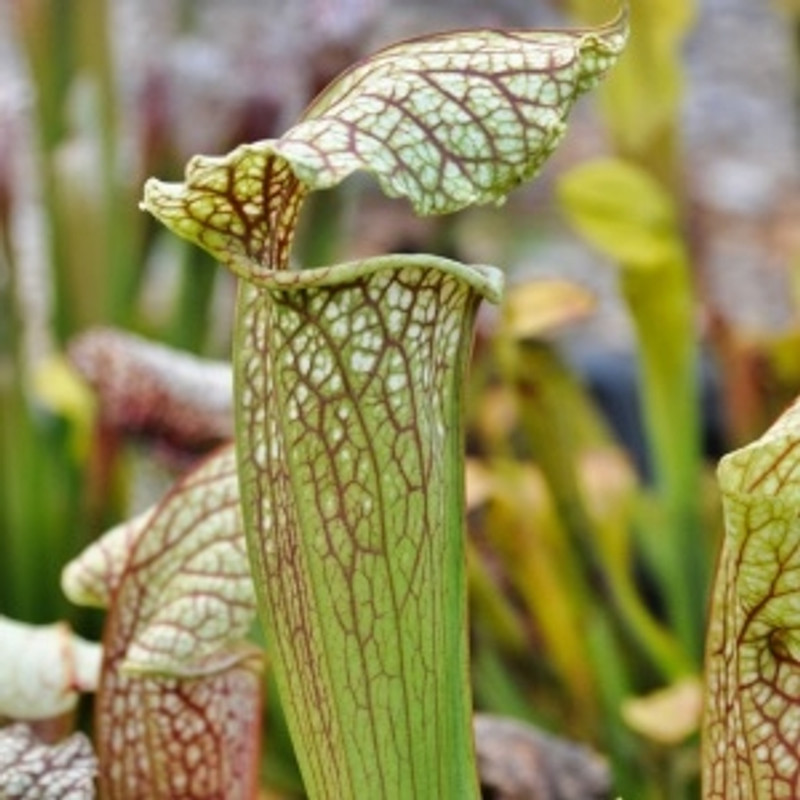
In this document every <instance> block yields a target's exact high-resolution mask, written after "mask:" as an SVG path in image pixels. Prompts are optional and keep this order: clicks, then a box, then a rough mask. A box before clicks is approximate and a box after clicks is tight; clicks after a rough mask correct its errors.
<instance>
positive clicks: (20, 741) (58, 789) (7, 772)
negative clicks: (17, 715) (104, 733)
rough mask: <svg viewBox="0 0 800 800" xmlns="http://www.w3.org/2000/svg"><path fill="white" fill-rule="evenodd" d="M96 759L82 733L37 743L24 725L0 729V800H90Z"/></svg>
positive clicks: (92, 795) (92, 794)
mask: <svg viewBox="0 0 800 800" xmlns="http://www.w3.org/2000/svg"><path fill="white" fill-rule="evenodd" d="M96 772H97V759H96V758H95V757H94V753H93V752H92V745H91V743H90V742H89V740H88V739H87V738H86V737H85V736H84V735H83V734H82V733H74V734H73V735H72V736H70V737H68V738H67V739H64V740H63V741H61V742H59V743H58V744H54V745H48V744H44V743H43V742H40V741H38V740H37V739H36V737H35V736H34V735H33V733H32V732H31V729H30V728H29V727H28V726H27V725H22V724H18V725H9V726H8V727H6V728H3V729H0V797H2V798H3V799H4V800H91V798H92V797H94V795H95V793H94V777H95V774H96Z"/></svg>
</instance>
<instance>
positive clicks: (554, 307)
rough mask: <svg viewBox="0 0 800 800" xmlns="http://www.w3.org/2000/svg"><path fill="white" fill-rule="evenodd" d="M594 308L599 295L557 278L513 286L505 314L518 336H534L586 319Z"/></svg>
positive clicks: (512, 331) (506, 321) (507, 327)
mask: <svg viewBox="0 0 800 800" xmlns="http://www.w3.org/2000/svg"><path fill="white" fill-rule="evenodd" d="M594 307H595V298H594V295H593V294H592V293H591V292H590V291H589V290H588V289H586V288H585V287H583V286H580V285H579V284H577V283H573V282H572V281H565V280H561V279H556V278H553V279H544V280H535V281H528V282H526V283H523V284H519V285H517V286H512V287H509V290H508V293H507V294H506V299H505V304H504V306H503V315H504V322H505V326H506V329H507V330H508V332H509V333H510V334H511V335H512V336H513V337H514V338H517V339H531V338H536V337H539V336H542V335H543V334H546V333H548V332H550V331H552V330H554V329H556V328H559V327H561V326H562V325H567V324H569V323H570V322H575V321H577V320H580V319H583V318H585V317H586V316H588V315H589V314H590V313H591V312H592V311H593V310H594Z"/></svg>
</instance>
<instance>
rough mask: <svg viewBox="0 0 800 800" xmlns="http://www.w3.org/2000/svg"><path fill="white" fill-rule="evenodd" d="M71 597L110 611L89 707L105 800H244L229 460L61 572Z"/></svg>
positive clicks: (239, 590) (247, 754)
mask: <svg viewBox="0 0 800 800" xmlns="http://www.w3.org/2000/svg"><path fill="white" fill-rule="evenodd" d="M63 583H64V587H65V591H66V592H67V594H68V595H69V596H70V597H71V598H72V599H73V600H75V601H76V602H87V601H88V602H90V603H93V604H98V603H103V602H105V603H107V604H108V606H109V614H108V619H107V621H106V630H105V635H104V660H103V669H102V675H101V680H100V687H99V689H98V699H97V712H96V713H97V742H98V754H99V758H100V763H101V775H100V779H101V785H102V788H103V792H104V795H105V796H107V797H110V798H123V799H125V798H139V797H148V798H153V799H154V800H157V799H158V798H164V800H167V798H173V797H185V798H207V797H223V796H224V797H226V798H242V799H243V800H244V799H245V798H250V797H252V796H253V793H254V790H255V780H256V769H257V763H256V762H257V756H258V749H259V731H260V696H261V691H260V686H261V679H260V674H259V673H260V657H259V655H258V653H257V652H256V651H255V650H254V648H252V647H248V646H246V645H245V644H243V641H242V640H243V638H244V636H245V634H246V632H247V630H248V629H249V627H250V624H251V622H252V620H253V617H254V614H255V601H254V595H253V587H252V580H251V577H250V569H249V564H248V561H247V555H246V550H245V540H244V533H243V530H242V523H241V516H240V512H239V491H238V481H237V478H236V469H235V458H234V454H233V448H232V447H227V448H225V449H223V450H220V451H218V453H217V454H216V455H214V456H212V457H211V458H210V459H208V460H207V461H206V462H205V463H204V464H202V465H201V466H200V467H199V468H198V469H196V470H195V471H193V472H192V473H190V474H189V475H188V476H187V477H186V478H184V479H183V480H182V481H181V482H180V483H178V484H177V485H176V486H175V488H174V489H173V490H172V491H171V492H170V493H169V494H168V495H167V496H166V497H165V498H164V499H163V500H162V502H161V503H159V504H158V505H157V506H156V507H155V508H154V509H152V510H150V511H149V512H147V513H145V514H144V515H142V516H141V517H138V518H137V519H135V520H133V521H132V522H130V523H128V524H126V525H123V526H119V527H118V528H115V529H114V530H112V531H111V532H110V533H109V534H108V535H107V536H106V537H104V538H102V539H100V540H99V541H98V542H97V543H95V544H94V545H92V546H91V547H90V548H89V549H88V550H87V551H86V553H84V554H83V555H82V556H81V557H79V558H78V559H77V561H76V562H73V564H71V565H69V566H68V568H67V570H66V571H65V575H64V580H63Z"/></svg>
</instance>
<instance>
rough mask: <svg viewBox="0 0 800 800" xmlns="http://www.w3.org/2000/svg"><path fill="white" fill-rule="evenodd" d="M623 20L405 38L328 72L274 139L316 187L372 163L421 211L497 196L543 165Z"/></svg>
mask: <svg viewBox="0 0 800 800" xmlns="http://www.w3.org/2000/svg"><path fill="white" fill-rule="evenodd" d="M626 37H627V18H626V16H625V15H622V16H620V18H619V19H617V20H616V21H615V22H613V23H611V24H610V25H608V26H605V27H604V28H598V29H594V30H575V31H526V30H518V31H499V30H474V31H457V32H454V33H444V34H439V35H434V36H428V37H425V38H421V39H417V40H412V41H409V42H402V43H400V44H397V45H394V46H392V47H389V48H387V49H386V50H383V51H381V52H379V53H376V54H375V55H372V56H370V57H369V58H368V59H366V60H365V61H364V62H362V63H360V64H358V65H356V66H354V67H352V68H351V69H350V70H348V71H347V72H345V73H344V74H343V75H342V76H340V78H339V79H338V80H336V81H334V82H333V83H332V84H331V85H330V87H329V88H328V89H326V90H325V91H324V92H323V93H322V94H321V95H320V96H319V97H318V98H317V99H316V100H315V101H314V103H312V105H311V106H310V107H309V108H308V110H307V111H306V112H305V114H304V115H303V119H302V120H301V122H300V123H299V124H298V125H296V126H295V127H294V128H292V129H291V130H290V131H288V132H287V133H286V134H285V135H284V136H282V137H281V139H280V140H279V141H278V142H277V143H276V150H277V152H279V153H280V154H281V155H282V156H283V157H284V158H286V159H287V160H288V161H290V162H291V163H292V165H293V169H294V171H295V173H296V174H297V175H298V176H299V177H301V178H302V179H303V181H304V182H306V183H308V184H309V185H311V186H313V187H314V188H326V187H328V186H333V185H335V184H337V183H339V182H340V181H342V180H343V179H344V178H345V177H347V175H349V174H350V173H351V172H353V171H354V170H356V169H364V170H367V171H369V172H372V173H373V174H374V175H375V176H376V177H377V179H378V181H379V182H380V184H381V186H382V188H383V190H384V192H386V194H388V195H389V196H393V197H407V198H408V199H409V200H410V201H411V203H412V204H413V206H414V209H415V211H417V213H419V214H441V213H449V212H452V211H456V210H458V209H460V208H464V207H466V206H468V205H473V204H476V203H487V202H496V201H499V200H502V198H504V197H505V195H506V194H507V193H508V192H509V191H510V190H511V189H513V188H514V187H515V186H517V185H518V184H519V183H522V182H523V181H526V180H530V179H531V178H532V177H533V176H534V175H536V173H537V172H538V171H539V169H540V168H541V166H542V164H543V163H544V162H545V161H546V160H547V158H548V157H549V156H550V154H551V153H552V152H553V150H554V149H555V148H556V146H557V145H558V143H559V142H560V141H561V139H562V138H563V136H564V133H565V132H566V117H567V114H568V113H569V111H570V109H571V108H572V105H573V103H574V102H575V100H576V99H577V98H578V97H579V96H580V95H581V94H583V93H584V92H586V91H588V90H589V89H591V88H592V87H593V86H595V85H596V84H597V83H598V82H599V81H600V79H601V78H602V77H603V75H604V74H605V73H606V72H607V71H608V69H609V68H610V67H611V66H612V64H613V63H614V62H615V61H616V59H617V57H618V56H619V53H620V52H621V50H622V48H623V47H624V44H625V40H626Z"/></svg>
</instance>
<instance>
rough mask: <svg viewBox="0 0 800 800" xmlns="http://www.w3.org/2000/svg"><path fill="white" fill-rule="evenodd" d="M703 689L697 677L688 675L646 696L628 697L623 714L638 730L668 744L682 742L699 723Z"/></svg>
mask: <svg viewBox="0 0 800 800" xmlns="http://www.w3.org/2000/svg"><path fill="white" fill-rule="evenodd" d="M702 704H703V690H702V686H701V684H700V681H699V680H698V679H697V678H686V679H685V680H682V681H679V682H678V683H675V684H673V685H672V686H668V687H666V688H665V689H659V690H658V691H656V692H653V693H652V694H649V695H647V696H646V697H635V698H631V699H630V700H627V701H626V702H625V703H624V704H623V706H622V717H623V719H624V720H625V722H626V723H627V724H628V725H629V726H630V727H631V728H633V730H635V731H636V732H637V733H640V734H642V736H646V737H647V738H648V739H652V740H653V741H654V742H658V743H659V744H665V745H675V744H680V742H682V741H683V740H684V739H686V738H687V737H688V736H690V735H691V734H693V733H694V732H695V731H697V730H698V728H699V727H700V712H701V709H702Z"/></svg>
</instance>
